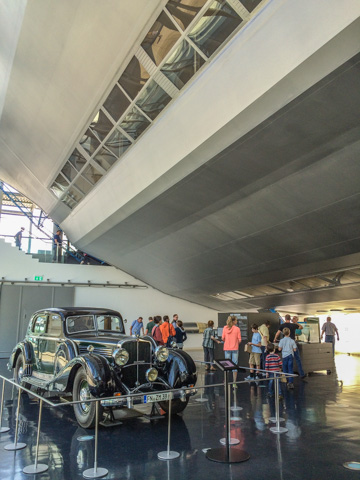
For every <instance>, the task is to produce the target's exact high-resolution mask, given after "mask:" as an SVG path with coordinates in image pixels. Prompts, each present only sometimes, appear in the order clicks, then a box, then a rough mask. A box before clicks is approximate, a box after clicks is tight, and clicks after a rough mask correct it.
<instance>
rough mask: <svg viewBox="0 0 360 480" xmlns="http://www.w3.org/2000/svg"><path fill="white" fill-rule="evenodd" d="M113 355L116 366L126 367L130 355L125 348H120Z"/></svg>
mask: <svg viewBox="0 0 360 480" xmlns="http://www.w3.org/2000/svg"><path fill="white" fill-rule="evenodd" d="M112 355H113V358H114V360H115V363H116V365H119V367H122V366H123V365H125V364H126V363H127V361H128V360H129V353H128V352H127V350H125V349H124V348H118V349H116V350H114V351H113V354H112Z"/></svg>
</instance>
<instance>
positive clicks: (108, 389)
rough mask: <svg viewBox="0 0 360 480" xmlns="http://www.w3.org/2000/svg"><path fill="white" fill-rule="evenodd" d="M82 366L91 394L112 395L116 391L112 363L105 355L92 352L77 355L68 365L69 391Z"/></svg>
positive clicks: (96, 395)
mask: <svg viewBox="0 0 360 480" xmlns="http://www.w3.org/2000/svg"><path fill="white" fill-rule="evenodd" d="M81 367H82V368H83V369H84V370H85V372H86V375H87V381H88V384H89V388H90V393H91V395H93V396H94V397H102V396H111V394H112V393H113V391H114V381H113V375H112V369H111V367H110V364H109V362H108V361H107V360H106V358H104V357H103V356H101V355H96V354H90V353H89V354H85V355H81V356H78V357H75V358H74V359H73V360H71V361H70V362H69V364H68V365H67V367H66V370H67V371H68V380H67V386H66V390H67V391H71V390H72V388H73V384H74V380H75V376H76V372H77V371H78V370H79V368H81Z"/></svg>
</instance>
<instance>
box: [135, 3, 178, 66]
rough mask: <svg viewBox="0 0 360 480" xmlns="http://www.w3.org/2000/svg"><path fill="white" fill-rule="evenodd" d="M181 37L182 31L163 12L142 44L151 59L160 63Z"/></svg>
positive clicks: (157, 63)
mask: <svg viewBox="0 0 360 480" xmlns="http://www.w3.org/2000/svg"><path fill="white" fill-rule="evenodd" d="M179 38H180V32H179V31H178V30H177V28H176V27H175V25H174V24H173V22H172V21H171V20H170V18H169V17H168V16H167V15H166V13H164V12H162V13H161V14H160V15H159V17H158V19H157V20H156V22H155V23H154V25H153V26H152V27H151V28H150V30H149V32H148V33H147V35H146V37H145V38H144V40H143V42H142V44H141V46H142V48H143V49H144V50H145V52H146V53H147V54H148V55H149V57H150V58H151V60H152V61H153V62H154V63H155V64H156V65H159V63H161V61H162V60H163V59H164V58H165V56H166V55H167V54H168V53H169V51H170V50H171V48H172V47H173V46H174V44H175V42H176V41H177V40H178V39H179Z"/></svg>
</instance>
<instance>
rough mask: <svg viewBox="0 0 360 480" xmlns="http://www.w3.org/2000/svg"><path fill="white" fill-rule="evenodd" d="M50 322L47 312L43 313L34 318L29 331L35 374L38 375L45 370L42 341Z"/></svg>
mask: <svg viewBox="0 0 360 480" xmlns="http://www.w3.org/2000/svg"><path fill="white" fill-rule="evenodd" d="M47 322H48V316H47V314H44V313H41V314H39V315H37V316H36V317H35V318H34V321H33V323H32V326H31V331H29V335H28V341H29V342H30V343H31V347H32V351H33V366H32V370H33V375H34V376H38V374H41V372H43V364H42V348H40V345H41V342H42V336H43V335H44V333H45V332H46V328H47Z"/></svg>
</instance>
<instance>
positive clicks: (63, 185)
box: [50, 173, 69, 198]
mask: <svg viewBox="0 0 360 480" xmlns="http://www.w3.org/2000/svg"><path fill="white" fill-rule="evenodd" d="M68 187H69V182H68V181H67V180H66V178H64V177H63V175H61V173H59V175H58V176H57V177H56V179H55V181H54V183H53V184H52V185H51V187H50V190H51V191H52V192H53V193H54V194H55V195H56V196H57V197H58V198H60V197H61V196H62V194H63V193H64V192H65V191H66V190H67V189H68Z"/></svg>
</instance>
